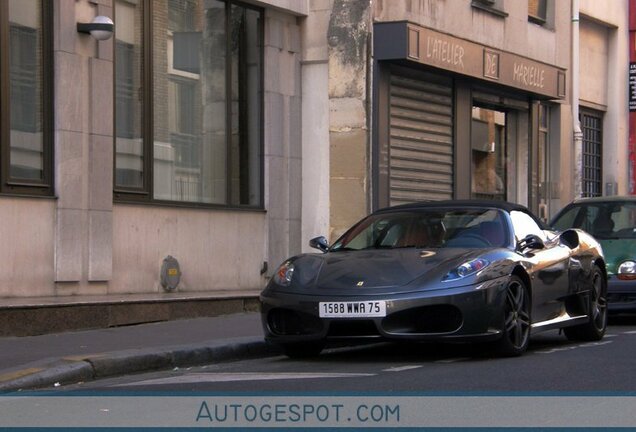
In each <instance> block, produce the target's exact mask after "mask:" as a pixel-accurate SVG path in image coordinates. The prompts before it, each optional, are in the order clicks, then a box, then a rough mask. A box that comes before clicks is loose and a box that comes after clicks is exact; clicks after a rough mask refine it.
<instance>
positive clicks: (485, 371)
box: [58, 318, 636, 393]
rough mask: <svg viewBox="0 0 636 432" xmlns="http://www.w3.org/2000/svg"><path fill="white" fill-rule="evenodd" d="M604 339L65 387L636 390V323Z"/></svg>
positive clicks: (370, 356) (323, 359)
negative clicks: (497, 352) (507, 353)
mask: <svg viewBox="0 0 636 432" xmlns="http://www.w3.org/2000/svg"><path fill="white" fill-rule="evenodd" d="M611 324H612V325H610V327H608V332H607V335H606V337H605V338H604V339H603V340H602V341H600V342H592V343H577V342H570V341H568V340H567V339H566V338H565V336H563V335H561V334H559V333H558V332H557V331H553V332H547V333H543V334H539V335H536V336H534V337H533V338H532V341H531V345H530V347H529V350H528V352H527V353H526V354H525V355H524V356H522V357H517V358H497V357H495V356H493V355H492V354H491V353H490V352H489V351H488V350H487V349H485V347H484V346H481V345H444V344H388V343H382V344H374V345H368V346H358V347H350V348H335V349H328V350H326V351H324V352H323V354H322V355H321V356H319V357H317V358H315V359H311V360H291V359H288V358H286V357H284V356H277V357H270V358H265V359H256V360H245V361H236V362H231V363H225V364H214V365H207V366H201V367H192V368H187V369H177V370H169V371H159V372H153V373H146V374H141V375H129V376H123V377H117V378H112V379H106V380H101V381H94V382H90V383H86V384H78V385H73V386H67V387H62V388H59V389H58V390H59V391H69V390H100V391H122V392H128V391H135V392H137V391H150V392H155V391H157V392H159V391H160V392H171V391H186V392H187V391H196V392H222V393H224V392H254V391H263V392H320V393H325V392H327V393H329V392H382V393H387V392H389V393H393V392H396V393H402V392H433V393H436V392H440V393H443V392H455V393H456V392H461V393H465V392H470V393H472V392H520V393H526V392H617V391H630V392H634V391H636V374H634V373H633V369H634V359H635V358H636V318H614V319H612V320H611Z"/></svg>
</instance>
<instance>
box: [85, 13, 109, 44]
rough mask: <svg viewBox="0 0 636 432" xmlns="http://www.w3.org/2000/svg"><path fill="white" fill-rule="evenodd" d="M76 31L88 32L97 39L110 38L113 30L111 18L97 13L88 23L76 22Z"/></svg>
mask: <svg viewBox="0 0 636 432" xmlns="http://www.w3.org/2000/svg"><path fill="white" fill-rule="evenodd" d="M77 31H78V32H80V33H88V34H90V35H91V36H93V37H94V38H95V39H97V40H100V41H102V40H106V39H110V38H111V37H112V36H113V32H114V31H115V24H113V20H112V19H110V18H108V17H107V16H103V15H98V16H96V17H95V18H93V21H92V22H90V23H77Z"/></svg>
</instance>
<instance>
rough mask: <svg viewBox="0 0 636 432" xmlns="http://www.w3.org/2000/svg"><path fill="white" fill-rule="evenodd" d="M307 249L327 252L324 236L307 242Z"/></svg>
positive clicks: (327, 245) (327, 243)
mask: <svg viewBox="0 0 636 432" xmlns="http://www.w3.org/2000/svg"><path fill="white" fill-rule="evenodd" d="M309 247H312V248H314V249H318V250H320V251H322V252H327V250H328V249H329V242H328V241H327V239H326V238H325V237H324V236H320V237H315V238H312V239H311V240H309Z"/></svg>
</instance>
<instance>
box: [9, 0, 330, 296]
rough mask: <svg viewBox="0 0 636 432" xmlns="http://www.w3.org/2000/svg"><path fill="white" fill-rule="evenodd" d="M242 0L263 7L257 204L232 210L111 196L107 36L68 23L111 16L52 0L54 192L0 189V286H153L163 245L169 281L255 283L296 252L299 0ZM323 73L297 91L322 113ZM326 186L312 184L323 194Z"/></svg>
mask: <svg viewBox="0 0 636 432" xmlns="http://www.w3.org/2000/svg"><path fill="white" fill-rule="evenodd" d="M252 3H254V4H256V5H257V6H261V7H263V8H264V19H265V28H264V30H265V40H264V44H265V47H264V48H265V49H264V67H263V69H264V82H263V84H264V87H263V90H264V101H263V107H264V113H263V114H264V180H263V181H264V206H265V208H264V210H247V211H237V210H229V209H228V210H223V209H201V208H199V209H193V208H187V207H183V206H174V207H173V206H165V205H156V204H152V203H150V204H143V205H142V204H140V205H134V204H123V203H115V204H113V147H114V146H113V144H114V143H113V132H114V131H113V126H114V124H113V122H114V120H113V103H114V100H113V98H114V69H113V66H114V64H113V39H110V40H108V41H102V42H98V41H96V40H95V39H93V38H92V37H90V36H88V35H85V34H79V33H78V32H77V29H76V24H77V23H78V22H90V21H91V20H92V19H93V17H94V16H96V15H106V16H109V17H112V18H113V19H114V18H115V17H114V14H113V1H112V0H59V1H56V2H55V6H54V28H53V37H54V69H55V81H54V83H55V88H54V93H55V95H54V118H55V125H54V141H55V143H54V152H55V158H54V159H55V167H54V177H55V194H56V197H55V198H50V199H47V198H41V199H32V198H16V197H7V196H2V197H0V217H1V218H2V220H3V227H2V228H0V234H1V235H2V238H3V239H5V242H6V243H5V244H11V245H12V247H11V248H8V247H5V248H2V250H1V251H0V258H2V259H3V260H4V262H5V263H7V264H8V265H9V271H7V272H3V275H2V276H0V297H33V296H70V295H84V294H87V295H93V294H95V295H97V294H100V295H102V294H113V295H119V294H129V293H158V292H159V293H160V292H163V289H162V288H161V286H160V284H159V277H160V273H159V272H160V267H161V264H162V260H163V259H164V258H165V257H166V256H168V255H171V256H173V257H175V258H177V259H178V261H179V264H180V268H181V271H182V279H181V284H180V285H179V287H178V290H179V291H183V292H203V291H213V290H241V289H250V290H255V289H259V288H262V287H263V286H264V284H265V282H266V281H267V278H268V277H269V276H270V275H271V273H272V272H273V271H275V269H276V266H277V265H278V264H279V263H280V262H282V261H283V260H284V259H285V258H286V257H288V256H289V255H293V254H296V253H299V252H300V251H301V239H302V237H301V236H302V234H301V231H302V229H303V228H302V226H301V224H302V223H301V218H302V206H303V189H302V187H303V186H302V184H303V182H302V169H303V166H302V165H303V155H302V141H303V136H302V133H301V131H302V112H303V105H302V102H301V101H302V97H301V91H303V88H302V86H301V59H302V56H303V55H304V56H306V57H308V58H309V56H308V55H307V54H305V53H303V52H302V44H301V32H300V23H301V21H302V19H303V17H306V16H307V13H308V11H309V2H308V1H304V0H303V1H296V0H294V1H287V0H267V1H259V2H252ZM318 9H319V8H318ZM115 25H117V23H115ZM323 60H325V61H326V58H325V57H323ZM326 73H327V71H326V63H324V64H322V65H318V67H317V69H316V72H310V73H309V75H308V76H310V77H311V76H315V82H316V83H317V85H316V86H314V85H310V86H308V87H307V88H306V90H305V91H306V92H307V96H306V102H307V103H311V101H312V97H315V96H316V94H320V95H321V98H322V103H323V106H324V107H325V110H324V114H323V115H324V117H323V118H324V119H327V118H328V117H327V113H328V110H327V105H326V100H327V95H326V90H325V87H326V76H327V75H326ZM312 74H313V75H312ZM321 80H322V84H320V83H321ZM309 106H311V105H309ZM327 130H328V129H327V123H326V121H323V131H327ZM324 136H325V134H324V132H323V133H322V135H321V134H317V135H315V136H314V138H313V140H314V141H313V143H314V144H315V145H316V146H318V143H320V144H321V145H322V148H323V149H324V148H325V147H326V144H325V140H324ZM321 151H322V150H321ZM309 155H310V156H312V155H311V153H310V154H309ZM323 161H324V158H323ZM323 172H328V170H327V168H324V167H323ZM327 175H328V174H327ZM323 183H324V182H323ZM311 192H312V191H311V190H308V191H306V192H305V193H307V194H308V195H310V194H311ZM327 193H328V191H327V192H325V191H324V190H323V192H321V194H322V195H321V196H322V200H323V202H324V201H325V200H326V196H327V195H326V194H327ZM308 203H309V202H308ZM308 203H307V204H308ZM321 211H322V215H321ZM326 212H328V206H323V210H320V211H314V216H313V220H315V221H317V223H316V224H317V226H318V228H319V229H321V230H326V223H325V221H326V220H327V218H326V217H325V216H324V214H328V213H326ZM266 265H267V270H266V267H265V266H266Z"/></svg>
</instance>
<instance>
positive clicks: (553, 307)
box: [510, 210, 573, 323]
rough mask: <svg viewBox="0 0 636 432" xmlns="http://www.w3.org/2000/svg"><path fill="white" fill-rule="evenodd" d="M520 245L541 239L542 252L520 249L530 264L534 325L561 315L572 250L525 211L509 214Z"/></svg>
mask: <svg viewBox="0 0 636 432" xmlns="http://www.w3.org/2000/svg"><path fill="white" fill-rule="evenodd" d="M510 218H511V220H512V225H513V229H514V232H515V239H516V242H517V245H518V244H519V242H520V241H521V240H522V239H523V238H525V237H526V236H528V235H530V234H533V235H536V236H538V237H539V238H540V239H541V240H542V241H543V244H544V248H543V249H531V250H525V251H524V250H519V251H518V253H520V254H522V255H523V256H524V258H525V260H526V262H527V263H528V272H529V273H530V279H531V283H532V322H534V323H537V322H541V321H548V320H551V319H555V318H558V317H559V316H561V314H562V313H563V310H564V301H565V299H566V298H567V296H568V294H569V266H570V257H571V255H572V252H573V251H572V250H571V249H570V248H569V247H567V246H565V245H563V244H561V242H560V241H558V239H552V238H549V237H548V234H547V233H546V231H544V230H543V229H542V228H541V227H540V226H539V224H538V223H537V222H536V220H535V219H534V218H533V217H532V216H531V215H530V214H529V213H526V212H523V211H518V210H514V211H512V212H510Z"/></svg>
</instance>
